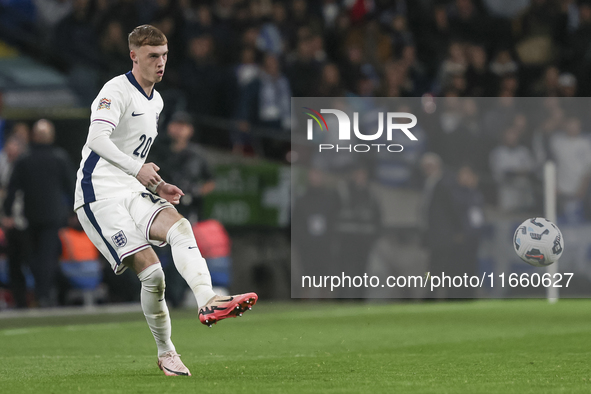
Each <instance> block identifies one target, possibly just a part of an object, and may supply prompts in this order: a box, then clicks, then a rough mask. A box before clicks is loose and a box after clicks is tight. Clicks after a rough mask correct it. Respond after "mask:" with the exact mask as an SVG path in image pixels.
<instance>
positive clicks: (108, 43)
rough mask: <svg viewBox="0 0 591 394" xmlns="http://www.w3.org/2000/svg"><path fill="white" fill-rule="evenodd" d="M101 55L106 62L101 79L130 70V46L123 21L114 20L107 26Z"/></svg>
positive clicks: (102, 41)
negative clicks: (124, 31)
mask: <svg viewBox="0 0 591 394" xmlns="http://www.w3.org/2000/svg"><path fill="white" fill-rule="evenodd" d="M99 46H100V49H101V57H102V58H103V60H104V62H105V67H104V69H103V70H102V77H101V80H103V81H106V80H108V79H109V78H111V77H112V76H113V75H119V74H124V73H126V72H127V71H129V47H128V45H127V38H126V37H125V34H124V33H123V27H122V26H121V23H120V22H118V21H116V20H113V21H111V22H109V24H108V25H107V26H106V28H105V29H104V31H103V32H102V35H101V37H100V42H99Z"/></svg>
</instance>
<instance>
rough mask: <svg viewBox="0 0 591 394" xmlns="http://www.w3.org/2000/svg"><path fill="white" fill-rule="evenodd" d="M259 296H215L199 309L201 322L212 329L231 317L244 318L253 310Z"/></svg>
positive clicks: (248, 294)
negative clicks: (244, 315) (220, 321)
mask: <svg viewBox="0 0 591 394" xmlns="http://www.w3.org/2000/svg"><path fill="white" fill-rule="evenodd" d="M258 299H259V296H257V295H256V293H246V294H239V295H235V296H227V297H224V296H218V295H216V296H214V297H212V298H211V299H210V300H209V301H208V302H207V304H205V305H204V306H202V307H201V308H199V320H200V321H201V323H203V324H205V325H207V326H209V327H211V326H212V325H213V324H215V323H217V322H218V321H219V320H223V319H227V318H229V317H236V316H242V314H243V313H244V312H246V311H249V310H251V309H252V307H253V306H254V304H256V303H257V300H258Z"/></svg>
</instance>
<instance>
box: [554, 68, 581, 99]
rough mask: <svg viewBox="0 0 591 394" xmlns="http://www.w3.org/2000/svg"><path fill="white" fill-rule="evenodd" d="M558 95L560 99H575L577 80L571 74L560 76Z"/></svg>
mask: <svg viewBox="0 0 591 394" xmlns="http://www.w3.org/2000/svg"><path fill="white" fill-rule="evenodd" d="M558 94H559V96H560V97H575V96H576V95H577V78H575V76H574V75H572V74H571V73H564V74H560V76H559V77H558Z"/></svg>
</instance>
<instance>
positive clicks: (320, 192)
mask: <svg viewBox="0 0 591 394" xmlns="http://www.w3.org/2000/svg"><path fill="white" fill-rule="evenodd" d="M327 182H328V180H327V177H326V175H325V174H324V173H323V172H322V171H320V170H319V169H316V168H310V169H309V170H308V185H307V186H308V187H307V188H306V191H305V192H304V193H302V194H301V195H299V196H297V197H296V198H295V201H294V205H293V214H292V218H293V219H292V221H293V223H292V226H293V227H292V231H293V232H294V237H293V239H294V240H295V241H296V243H295V244H294V253H296V255H297V256H298V259H297V262H295V263H296V265H295V266H294V268H296V269H298V270H299V271H300V272H301V274H302V275H319V274H320V275H324V274H329V273H330V272H335V271H334V269H335V267H336V265H335V261H334V258H335V225H336V217H337V213H338V210H339V207H338V204H336V203H335V202H336V201H338V195H337V193H336V192H335V191H334V190H332V189H331V188H330V187H328V185H327ZM339 269H342V268H339ZM309 296H310V297H313V296H314V295H313V294H310V295H309Z"/></svg>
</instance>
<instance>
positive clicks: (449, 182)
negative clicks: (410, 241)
mask: <svg viewBox="0 0 591 394" xmlns="http://www.w3.org/2000/svg"><path fill="white" fill-rule="evenodd" d="M421 169H422V171H423V175H424V177H425V185H424V187H423V198H422V212H421V213H422V215H421V216H422V218H423V230H424V234H423V236H424V244H425V246H426V248H427V249H428V251H429V271H430V272H432V273H433V274H440V273H441V272H445V273H449V272H450V271H453V270H454V269H455V268H454V266H455V264H456V262H457V258H458V254H459V246H460V244H461V241H462V230H463V227H462V226H463V222H462V220H463V219H462V214H461V212H460V211H459V210H458V207H457V205H456V201H455V199H454V197H455V195H454V188H455V186H454V185H455V181H454V179H453V175H452V174H450V173H448V172H446V171H444V168H443V163H442V161H441V159H440V158H439V156H438V155H437V154H434V153H427V154H425V155H424V156H423V158H422V159H421ZM448 275H449V274H448Z"/></svg>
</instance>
